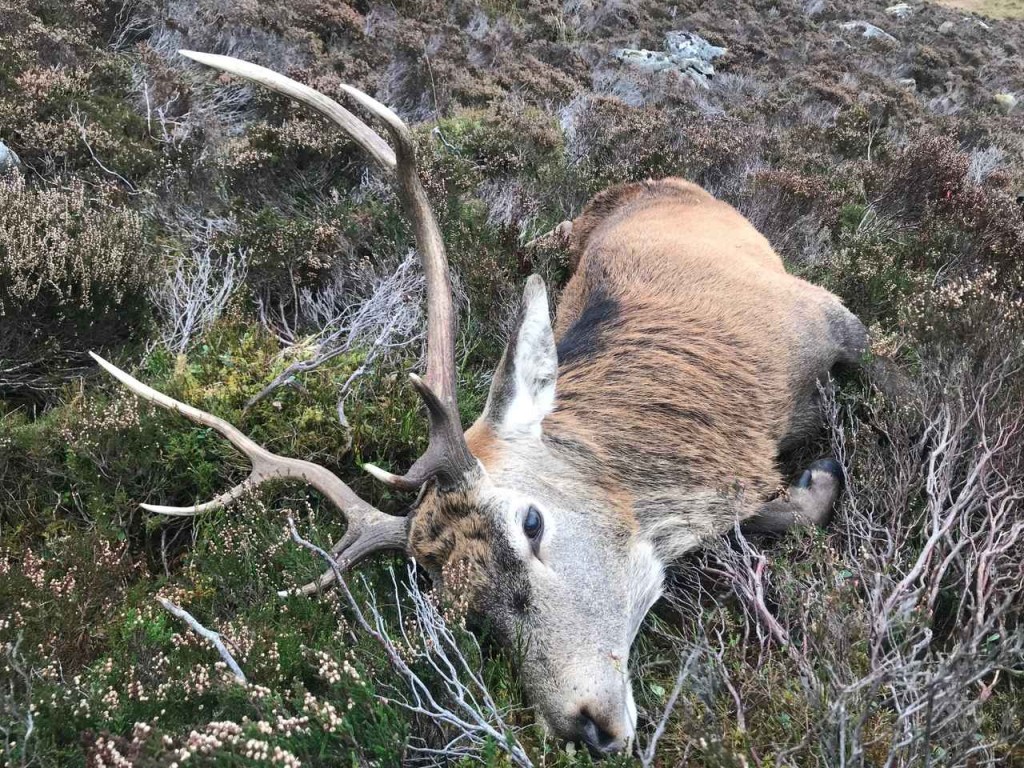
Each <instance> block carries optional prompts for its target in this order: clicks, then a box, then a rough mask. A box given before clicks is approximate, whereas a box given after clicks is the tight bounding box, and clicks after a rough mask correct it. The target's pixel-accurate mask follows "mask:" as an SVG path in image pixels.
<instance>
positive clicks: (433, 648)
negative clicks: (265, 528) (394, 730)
mask: <svg viewBox="0 0 1024 768" xmlns="http://www.w3.org/2000/svg"><path fill="white" fill-rule="evenodd" d="M288 528H289V530H290V531H291V536H292V539H293V540H294V541H295V542H296V543H297V544H299V545H300V546H302V547H304V548H306V549H307V550H309V551H310V552H312V553H314V554H315V555H317V556H318V557H319V558H320V559H321V560H323V562H324V563H326V565H327V567H328V569H330V570H331V571H332V572H333V574H334V578H335V580H336V581H337V584H338V588H339V589H340V591H341V594H342V595H343V596H344V597H345V601H346V602H347V603H348V607H349V609H350V610H351V611H352V614H353V615H354V616H355V619H356V622H357V623H358V624H359V626H360V627H361V628H362V630H363V631H364V632H366V633H367V634H368V635H369V636H370V637H372V638H373V639H374V640H375V641H376V642H377V643H378V645H380V647H381V648H382V649H383V650H384V653H385V654H386V656H387V658H388V661H389V663H390V664H391V667H392V669H393V670H394V671H395V672H396V673H398V675H399V677H401V678H402V680H403V681H404V682H405V684H406V689H407V693H406V694H399V695H398V696H397V697H394V698H393V697H389V701H392V702H393V703H395V704H397V705H398V706H400V707H402V708H403V709H405V710H407V711H409V712H411V713H413V714H416V715H422V716H425V717H427V718H429V719H430V720H432V721H433V722H435V723H438V724H440V725H443V726H446V727H448V728H451V729H452V730H453V731H454V732H455V734H456V735H455V736H454V737H453V738H452V739H450V740H449V741H448V743H447V744H445V745H444V746H443V747H441V748H433V747H427V746H418V747H413V749H414V750H415V751H416V752H418V753H419V754H420V755H421V756H422V757H423V758H424V759H426V760H430V761H434V762H442V761H443V762H445V763H446V764H447V763H448V762H450V761H457V760H459V759H461V758H466V757H471V756H473V755H474V754H479V751H480V750H481V749H482V748H483V747H484V746H485V745H486V744H487V742H488V741H490V742H492V743H494V744H495V745H496V746H497V747H498V748H499V749H501V750H503V751H504V752H505V753H506V754H507V755H508V757H509V759H510V760H511V761H512V763H513V764H514V765H517V766H521V768H530V767H531V766H532V765H533V763H532V761H531V760H530V758H529V756H528V755H527V754H526V751H525V750H524V749H523V747H522V745H521V744H520V743H519V740H518V739H517V738H516V736H515V732H514V731H513V730H512V729H511V728H510V727H509V726H508V725H507V724H506V723H505V721H504V717H503V715H502V712H501V709H500V707H499V706H498V705H497V703H496V702H495V701H494V699H493V698H492V697H491V694H490V693H489V691H488V690H487V687H486V685H485V684H484V682H483V679H482V678H481V677H480V675H479V673H477V672H476V671H475V670H474V669H473V668H472V665H470V663H469V661H468V660H467V659H466V657H465V655H464V654H463V653H462V651H461V650H460V649H459V646H458V642H457V641H456V638H455V635H454V634H453V633H452V631H451V629H450V628H449V627H448V625H447V623H446V622H445V620H444V618H443V617H442V616H441V614H440V613H439V612H438V610H437V607H436V606H435V605H434V604H433V603H432V602H431V601H430V600H429V599H427V597H426V596H425V595H424V594H423V593H422V592H420V590H419V588H418V587H417V586H416V572H415V565H414V564H411V565H410V573H409V581H408V585H407V586H406V590H405V591H406V595H407V597H409V598H410V599H411V600H412V603H413V607H414V609H415V613H416V618H417V622H418V627H419V629H420V630H421V631H422V632H423V635H424V637H423V643H422V647H423V650H422V651H421V652H419V653H418V655H417V658H419V659H420V660H422V661H423V662H425V663H426V664H428V665H429V666H430V668H431V671H432V672H433V673H434V674H436V675H437V676H438V679H439V680H440V681H441V683H442V685H443V688H444V693H445V694H446V698H447V700H446V701H442V700H440V699H439V698H438V697H437V696H435V694H434V693H433V692H432V691H431V690H430V688H429V687H428V686H427V684H426V682H424V680H423V679H422V678H421V677H420V676H419V674H417V672H416V671H415V670H413V669H412V667H411V666H410V665H409V664H408V663H407V662H406V660H405V659H404V658H403V656H402V653H401V652H400V651H399V647H398V645H397V643H396V640H395V639H393V638H392V637H391V636H390V634H389V631H388V629H387V627H386V626H385V622H384V617H383V616H382V614H381V612H380V610H379V609H378V606H377V604H376V602H375V601H372V600H371V602H369V603H368V604H367V605H366V606H365V610H364V607H363V606H361V605H360V604H359V602H358V601H357V600H356V599H355V596H354V595H353V594H352V592H351V590H350V589H349V586H348V583H347V582H346V580H345V578H344V577H343V575H342V572H341V569H340V567H339V565H338V562H337V560H335V559H334V557H332V556H331V554H330V553H329V552H327V551H326V550H325V549H323V548H322V547H319V546H317V545H316V544H313V543H312V542H310V541H307V540H306V539H304V538H303V537H302V536H301V535H300V534H299V532H298V529H297V528H296V527H295V521H294V519H293V518H292V517H291V516H289V517H288ZM392 583H393V585H394V587H395V590H396V592H397V591H398V585H397V582H395V580H394V573H392ZM398 624H399V631H400V633H401V641H402V645H403V648H408V647H411V646H413V645H414V643H413V642H412V641H413V638H411V637H410V636H409V635H408V631H407V629H406V627H405V623H404V622H403V621H401V618H400V620H399V622H398Z"/></svg>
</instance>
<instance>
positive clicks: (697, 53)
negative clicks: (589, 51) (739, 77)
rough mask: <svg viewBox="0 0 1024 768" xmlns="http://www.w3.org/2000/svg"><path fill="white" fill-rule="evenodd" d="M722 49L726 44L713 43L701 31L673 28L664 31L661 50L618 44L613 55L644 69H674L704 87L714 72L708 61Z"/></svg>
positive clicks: (655, 70) (657, 70)
mask: <svg viewBox="0 0 1024 768" xmlns="http://www.w3.org/2000/svg"><path fill="white" fill-rule="evenodd" d="M725 53H726V49H725V48H720V47H719V46H717V45H712V44H711V43H709V42H708V41H707V40H705V39H704V38H703V37H701V36H700V35H695V34H693V33H692V32H686V31H685V30H676V31H673V32H669V33H667V34H666V35H665V46H664V51H648V50H645V49H642V48H640V49H638V48H620V49H619V50H617V51H615V52H614V55H615V57H616V58H617V59H618V60H619V61H622V62H624V63H626V64H629V65H630V66H633V67H636V68H637V69H642V70H646V71H647V72H663V71H665V70H675V71H676V72H679V73H680V74H681V75H684V76H686V77H688V78H689V79H690V80H691V81H693V83H694V84H696V85H699V86H702V87H704V88H707V87H708V80H709V79H710V78H711V77H712V76H713V75H714V74H715V68H714V67H713V66H712V64H711V62H712V61H714V60H715V59H717V58H718V57H719V56H723V55H724V54H725Z"/></svg>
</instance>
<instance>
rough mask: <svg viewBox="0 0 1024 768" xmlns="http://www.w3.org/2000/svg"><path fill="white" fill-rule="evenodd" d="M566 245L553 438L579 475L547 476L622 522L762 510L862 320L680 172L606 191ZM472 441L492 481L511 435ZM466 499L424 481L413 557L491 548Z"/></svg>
mask: <svg viewBox="0 0 1024 768" xmlns="http://www.w3.org/2000/svg"><path fill="white" fill-rule="evenodd" d="M572 250H573V261H574V263H575V264H576V268H575V273H574V275H573V277H572V279H571V280H570V282H569V284H568V285H567V286H566V289H565V291H564V293H563V296H562V300H561V303H560V305H559V307H558V311H557V317H556V321H555V324H554V333H555V339H556V342H557V344H558V353H559V370H558V380H557V387H556V402H555V409H554V411H553V412H552V413H551V414H550V415H549V416H548V417H547V418H546V419H545V421H544V424H543V434H544V440H545V443H546V444H547V446H548V447H549V449H551V450H552V451H553V452H554V453H555V454H556V455H557V457H558V459H559V464H561V465H563V466H569V467H571V468H572V469H573V470H574V476H573V477H572V478H569V477H568V476H567V475H564V479H562V480H561V481H560V480H559V478H554V477H552V478H548V481H550V482H563V483H564V482H572V483H574V484H580V485H583V486H590V488H591V489H592V493H591V494H590V495H592V496H596V497H600V498H601V499H602V500H603V501H604V504H603V506H604V508H605V509H607V510H609V511H612V512H615V513H618V515H619V516H620V520H621V522H622V523H625V528H626V529H627V530H635V529H636V527H637V526H638V525H639V526H648V525H650V526H658V525H661V524H662V523H663V522H665V521H669V520H670V521H671V522H672V523H673V525H670V526H669V528H670V529H671V528H673V527H675V528H676V530H678V531H680V532H684V534H685V536H686V537H689V538H687V541H689V540H690V538H692V536H691V535H690V534H691V533H692V532H694V531H696V532H698V533H701V534H707V533H711V532H715V531H719V530H722V529H723V528H727V527H728V526H729V525H731V521H732V520H733V519H734V516H735V515H736V514H737V513H739V514H740V516H741V517H743V518H746V517H749V516H751V515H753V514H754V512H755V510H756V508H757V506H758V504H759V503H760V502H761V501H763V499H765V498H766V497H767V496H768V495H769V494H771V493H772V492H773V491H774V490H775V489H777V488H778V487H779V486H780V484H781V477H780V475H779V471H778V468H777V466H776V458H777V455H778V453H779V451H780V450H781V449H782V448H784V447H785V446H786V445H787V444H788V443H789V442H793V441H795V440H798V439H800V438H801V437H802V436H804V435H805V434H807V433H808V431H809V429H808V427H809V426H811V425H814V424H816V421H817V417H816V416H815V415H814V414H815V413H816V411H815V410H814V407H813V398H814V383H815V381H816V380H817V379H818V378H819V377H820V376H822V375H824V374H825V373H826V372H827V371H828V370H829V369H830V368H831V367H832V365H833V364H834V363H835V362H837V361H841V360H849V359H852V358H853V357H855V356H856V354H857V350H858V349H859V348H861V347H863V341H864V338H863V329H862V327H861V326H860V324H859V322H857V321H856V319H855V318H853V316H852V315H850V314H849V313H848V312H847V311H846V310H845V308H843V307H842V305H841V304H840V303H839V300H838V299H837V298H836V297H835V296H833V295H832V294H830V293H828V292H827V291H825V290H823V289H821V288H818V287H816V286H814V285H811V284H810V283H807V282H805V281H804V280H801V279H799V278H796V277H794V276H792V275H789V274H787V273H786V272H785V270H784V268H783V264H782V261H781V259H780V258H779V257H778V255H777V254H776V253H775V252H774V251H773V250H772V248H771V246H770V245H769V243H768V241H767V240H765V238H764V237H762V236H761V235H760V234H759V233H758V232H757V231H756V230H755V229H754V227H753V226H751V224H750V223H749V222H748V221H747V220H746V219H744V218H743V217H742V216H741V215H740V214H739V213H738V212H737V211H736V210H735V209H733V208H732V207H731V206H729V205H727V204H725V203H723V202H720V201H718V200H716V199H715V198H714V197H712V196H711V195H710V194H708V193H707V192H705V191H704V190H703V189H701V188H700V187H697V186H696V185H694V184H691V183H689V182H687V181H684V180H682V179H664V180H661V181H648V182H642V183H637V184H628V185H622V186H618V187H614V188H612V189H609V190H607V191H605V192H603V193H601V194H599V195H597V196H596V197H595V198H594V199H593V200H592V201H591V202H590V203H589V204H588V206H587V207H586V209H585V210H584V211H583V213H582V214H581V215H580V216H579V217H578V218H577V219H576V220H575V221H574V222H573V227H572ZM467 440H468V442H469V445H470V449H471V451H472V453H473V454H474V455H475V456H476V457H477V458H478V459H479V460H480V461H481V463H482V464H483V465H484V467H485V469H486V470H487V471H488V473H489V474H490V475H493V476H498V477H500V476H501V474H502V468H503V465H504V464H505V463H506V462H505V457H506V454H507V451H509V450H514V447H510V446H506V445H503V443H502V441H501V440H500V439H499V437H498V436H497V435H496V434H495V432H494V430H493V429H492V428H491V427H490V425H489V424H488V423H487V422H486V421H484V420H481V421H479V422H477V423H476V424H475V425H474V426H473V427H471V428H470V429H469V430H468V431H467ZM538 471H540V472H542V474H544V473H545V469H543V468H542V469H541V470H538ZM594 491H596V493H595V492H594ZM461 504H468V505H469V506H468V507H467V506H461V510H462V512H460V513H458V514H456V513H454V512H453V510H454V509H455V507H457V506H460V505H461ZM467 509H472V503H471V500H469V499H461V500H460V501H459V503H458V504H456V502H455V500H452V502H451V503H449V502H448V501H447V500H445V502H444V503H441V502H439V500H438V499H437V498H436V494H435V495H434V496H433V497H432V496H430V495H429V494H428V497H427V502H426V503H424V504H421V505H420V508H419V510H418V512H417V514H416V516H415V518H414V520H413V524H412V538H411V541H410V544H411V547H412V551H413V553H414V554H416V555H417V557H423V556H425V557H427V558H428V559H430V560H431V561H433V562H440V563H441V564H443V562H444V561H445V559H446V558H447V557H453V558H455V559H459V558H468V559H470V560H477V559H480V558H486V555H485V554H483V553H482V552H480V551H479V550H480V549H481V547H484V548H485V547H486V546H487V545H486V541H485V540H484V538H483V534H484V531H483V529H482V525H483V523H481V522H479V521H477V520H475V518H476V515H475V514H474V513H473V512H471V511H470V512H468V513H467V511H466V510H467ZM431 534H436V535H437V536H438V537H439V540H438V541H436V542H434V541H431ZM666 549H667V550H669V551H671V550H672V549H674V547H673V546H672V545H671V543H670V544H669V545H668V546H667V547H666ZM421 551H422V553H423V554H422V555H421V554H420V552H421Z"/></svg>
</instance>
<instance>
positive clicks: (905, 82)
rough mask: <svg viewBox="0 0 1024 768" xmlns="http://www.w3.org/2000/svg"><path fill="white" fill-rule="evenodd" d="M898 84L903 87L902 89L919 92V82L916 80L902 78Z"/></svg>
mask: <svg viewBox="0 0 1024 768" xmlns="http://www.w3.org/2000/svg"><path fill="white" fill-rule="evenodd" d="M896 82H897V83H898V84H899V85H901V86H902V87H904V88H906V89H907V90H908V91H916V90H917V80H915V79H914V78H912V77H901V78H900V79H899V80H897V81H896Z"/></svg>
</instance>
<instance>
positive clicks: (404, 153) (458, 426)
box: [179, 51, 477, 490]
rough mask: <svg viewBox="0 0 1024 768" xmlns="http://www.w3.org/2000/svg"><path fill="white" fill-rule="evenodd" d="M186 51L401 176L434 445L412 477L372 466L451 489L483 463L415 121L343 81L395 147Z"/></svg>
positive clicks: (255, 74) (321, 104)
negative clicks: (420, 280)
mask: <svg viewBox="0 0 1024 768" xmlns="http://www.w3.org/2000/svg"><path fill="white" fill-rule="evenodd" d="M179 53H181V54H182V55H183V56H186V57H187V58H190V59H192V60H193V61H197V62H199V63H200V64H205V65H206V66H209V67H213V68H214V69H219V70H222V71H224V72H228V73H229V74H233V75H237V76H239V77H243V78H245V79H247V80H250V81H252V82H254V83H258V84H260V85H263V86H265V87H267V88H270V89H271V90H274V91H277V92H278V93H281V94H283V95H285V96H288V97H289V98H291V99H294V100H295V101H297V102H299V103H300V104H304V105H306V106H308V107H310V108H312V109H315V110H316V111H317V112H319V113H320V114H322V115H324V116H325V117H326V118H327V119H329V120H330V121H331V122H333V123H334V124H335V125H337V126H338V127H339V128H341V129H342V130H343V131H344V132H345V133H347V134H348V135H349V136H351V137H352V138H353V139H354V140H355V141H356V142H357V143H358V144H359V145H360V146H361V147H363V149H365V150H366V151H367V153H368V154H369V155H370V156H371V157H372V158H373V159H374V160H375V161H376V162H377V164H378V165H379V166H381V168H383V169H384V170H386V171H389V172H392V173H394V174H395V177H396V180H397V182H398V193H399V197H400V199H401V200H402V205H403V207H404V208H405V211H406V214H407V215H408V216H409V219H410V221H411V222H412V225H413V233H414V235H415V237H416V244H417V247H418V249H419V253H420V259H421V260H422V262H423V271H424V274H425V275H426V279H427V375H426V378H425V380H423V381H420V380H418V379H413V384H414V386H415V387H416V389H417V391H418V392H419V393H420V395H421V396H422V397H423V400H424V403H425V404H426V406H427V414H428V417H429V420H430V421H429V423H430V443H429V447H428V448H427V451H426V452H425V453H424V454H423V455H422V456H421V457H420V458H419V459H418V460H417V461H416V462H415V463H414V464H413V466H412V467H411V468H410V469H409V471H408V472H407V473H406V474H405V475H394V474H392V473H390V472H387V471H385V470H383V469H380V468H379V467H376V466H374V465H373V464H365V465H364V469H366V470H367V471H368V472H370V473H371V474H372V475H373V476H374V477H376V478H377V479H378V480H380V481H381V482H384V483H386V484H387V485H390V486H391V487H393V488H399V489H402V490H416V489H418V488H419V487H420V486H422V485H423V484H424V483H425V482H427V480H430V479H431V478H437V479H438V480H439V481H440V482H441V483H442V484H443V485H446V486H453V485H458V484H459V483H460V482H462V480H463V478H464V477H466V476H467V475H470V474H472V473H474V472H475V471H476V467H477V464H476V460H475V459H474V458H473V456H472V454H471V453H470V451H469V447H468V446H467V445H466V440H465V438H464V437H463V433H462V422H461V419H460V418H459V408H458V401H457V397H456V370H455V308H454V306H453V303H452V292H451V276H450V274H449V270H448V257H447V255H446V254H445V249H444V241H443V240H442V238H441V230H440V228H439V227H438V226H437V221H436V219H435V218H434V214H433V212H432V211H431V209H430V201H429V200H428V199H427V193H426V190H424V189H423V184H422V183H421V182H420V178H419V174H418V172H417V168H416V147H415V144H414V142H413V138H412V134H411V133H410V131H409V128H408V126H406V124H405V123H403V122H402V120H401V119H400V118H399V117H398V115H396V114H395V113H394V112H392V111H391V110H390V109H388V108H387V107H386V106H384V105H383V104H381V103H380V102H379V101H377V100H376V99H374V98H372V97H371V96H368V95H366V94H365V93H363V92H362V91H360V90H358V89H357V88H353V87H352V86H349V85H342V89H343V90H344V91H345V93H346V94H348V95H349V96H350V97H352V99H353V100H354V101H355V102H356V103H358V104H359V105H360V106H361V107H363V109H365V110H366V111H367V112H369V113H370V114H371V115H373V116H374V117H375V118H377V119H378V120H380V121H381V122H382V123H383V124H384V126H385V127H386V128H387V130H388V133H389V134H390V135H391V139H392V141H393V142H394V145H395V149H394V151H392V150H391V148H390V147H388V145H387V143H386V142H385V141H384V140H383V139H382V138H381V137H380V135H378V134H377V133H376V132H375V131H373V129H371V128H370V127H369V126H367V125H366V124H365V123H364V122H363V121H362V120H360V119H359V118H358V117H356V116H355V115H353V114H352V113H351V112H349V111H348V110H347V109H345V108H344V107H342V106H341V105H340V104H338V103H337V102H336V101H334V100H333V99H331V98H329V97H327V96H325V95H324V94H322V93H319V92H318V91H315V90H313V89H312V88H310V87H309V86H306V85H303V84H302V83H299V82H296V81H295V80H292V79H291V78H288V77H285V76H284V75H282V74H279V73H277V72H274V71H273V70H270V69H267V68H266V67H261V66H259V65H257V64H251V63H249V62H247V61H242V60H240V59H235V58H232V57H230V56H218V55H215V54H210V53H197V52H196V51H179Z"/></svg>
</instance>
